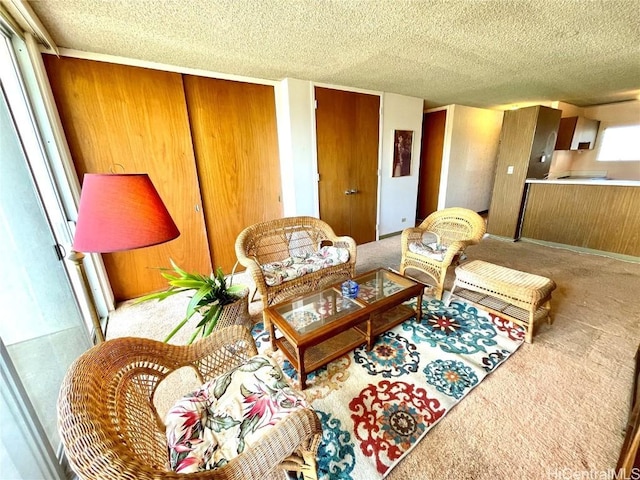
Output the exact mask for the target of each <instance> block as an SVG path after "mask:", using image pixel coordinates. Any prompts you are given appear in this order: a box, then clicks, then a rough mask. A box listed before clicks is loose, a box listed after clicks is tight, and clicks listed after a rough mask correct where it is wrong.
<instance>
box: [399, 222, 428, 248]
mask: <svg viewBox="0 0 640 480" xmlns="http://www.w3.org/2000/svg"><path fill="white" fill-rule="evenodd" d="M423 233H424V229H422V228H420V227H413V228H405V229H404V230H403V231H402V236H401V238H400V244H401V245H402V253H403V254H404V253H405V252H407V251H409V244H410V243H412V242H420V241H422V234H423Z"/></svg>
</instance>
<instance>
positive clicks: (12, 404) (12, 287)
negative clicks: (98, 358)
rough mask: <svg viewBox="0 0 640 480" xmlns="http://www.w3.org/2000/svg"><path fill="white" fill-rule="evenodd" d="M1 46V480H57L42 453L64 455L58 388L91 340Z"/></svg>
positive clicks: (39, 152)
mask: <svg viewBox="0 0 640 480" xmlns="http://www.w3.org/2000/svg"><path fill="white" fill-rule="evenodd" d="M4 40H5V39H4V38H3V35H1V34H0V49H4V50H3V51H1V52H0V70H2V73H1V75H0V81H1V83H0V87H1V88H0V312H2V313H0V340H1V342H0V346H2V353H3V355H2V356H1V357H0V371H1V372H2V373H3V378H2V380H3V383H2V389H3V394H2V398H1V399H2V407H1V410H0V412H1V413H0V425H1V426H0V430H2V443H1V444H0V478H3V479H7V478H18V479H20V478H24V479H28V478H33V475H34V474H33V472H34V468H35V467H36V466H42V465H49V469H48V470H47V469H45V470H44V471H43V470H42V468H40V467H38V468H40V471H43V472H45V473H43V477H42V478H55V477H57V476H59V474H60V472H62V469H60V467H59V465H57V462H58V459H57V458H55V457H54V458H53V459H52V458H44V457H45V456H50V454H51V453H52V452H55V451H59V446H60V440H59V437H58V433H57V427H56V421H57V415H56V400H57V396H58V392H59V389H60V385H61V383H62V379H63V377H64V374H65V373H66V371H67V368H68V367H69V365H70V364H71V362H72V361H73V360H74V359H76V358H77V357H78V356H79V355H80V354H81V353H82V352H84V351H85V350H86V349H87V348H89V347H90V342H89V335H88V332H87V328H86V326H85V324H84V322H83V320H82V316H81V313H80V310H79V307H78V304H77V301H76V299H75V297H74V295H73V291H72V287H71V283H70V280H69V277H68V276H67V272H66V270H65V268H64V265H63V263H62V262H63V259H62V254H61V251H60V250H61V248H60V247H59V246H58V243H57V241H56V240H55V238H54V234H53V231H52V228H51V216H52V213H51V209H45V208H44V204H43V201H42V198H43V195H44V193H46V195H48V196H51V192H52V191H53V192H54V195H55V189H54V187H53V184H52V182H51V179H50V178H38V181H36V179H35V178H34V165H36V164H37V168H39V169H41V171H46V170H47V168H46V160H45V158H44V154H43V149H42V147H41V145H40V141H39V137H38V134H37V129H36V126H35V124H34V122H33V121H30V122H29V121H26V122H25V119H29V118H31V120H32V116H31V115H30V109H29V104H28V101H27V99H26V96H25V95H24V90H21V89H20V88H18V87H19V86H20V78H19V73H18V71H17V69H16V68H15V62H11V59H12V55H11V44H10V43H9V42H8V41H4ZM11 71H13V73H14V77H15V78H10V76H9V72H11ZM43 167H44V168H43ZM47 182H49V183H48V184H47ZM47 189H48V190H47ZM45 190H47V191H46V192H45ZM43 192H44V193H43ZM58 214H59V215H62V214H61V212H58ZM56 220H57V219H56ZM5 345H6V350H5V348H4V346H5ZM5 372H8V373H5ZM21 442H23V443H21ZM23 444H24V445H26V447H28V448H26V447H25V448H24V449H23V448H18V445H23ZM17 448H18V449H19V453H20V457H19V458H16V457H15V451H16V449H17ZM52 462H53V464H55V465H54V468H53V469H51V468H50V466H51V464H52Z"/></svg>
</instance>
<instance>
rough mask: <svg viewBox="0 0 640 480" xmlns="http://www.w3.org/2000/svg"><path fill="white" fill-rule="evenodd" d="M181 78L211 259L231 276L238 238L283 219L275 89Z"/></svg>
mask: <svg viewBox="0 0 640 480" xmlns="http://www.w3.org/2000/svg"><path fill="white" fill-rule="evenodd" d="M183 79H184V90H185V95H186V100H187V108H188V111H189V121H190V124H191V133H192V135H193V145H194V148H195V154H196V162H197V165H198V175H199V178H200V188H201V192H202V199H203V202H204V210H205V218H206V223H207V232H208V233H209V248H210V251H211V257H212V259H213V263H214V265H215V266H216V267H222V269H223V270H224V271H225V272H230V271H231V269H232V268H233V266H234V264H235V263H236V254H235V248H234V246H235V241H236V238H237V236H238V234H239V233H240V232H241V231H242V230H243V229H244V228H245V227H247V226H249V225H252V224H254V223H258V222H263V221H266V220H271V219H274V218H280V217H281V216H282V203H281V202H280V194H281V182H280V160H279V155H278V131H277V126H276V109H275V94H274V89H273V87H272V86H268V85H255V84H251V83H242V82H233V81H228V80H218V79H214V78H205V77H197V76H192V75H184V76H183Z"/></svg>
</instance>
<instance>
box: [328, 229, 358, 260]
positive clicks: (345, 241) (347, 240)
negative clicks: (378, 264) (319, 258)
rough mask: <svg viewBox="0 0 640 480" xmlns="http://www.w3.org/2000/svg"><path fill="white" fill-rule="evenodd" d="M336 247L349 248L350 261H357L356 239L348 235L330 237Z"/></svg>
mask: <svg viewBox="0 0 640 480" xmlns="http://www.w3.org/2000/svg"><path fill="white" fill-rule="evenodd" d="M330 240H331V241H332V242H333V245H334V246H335V247H341V248H346V249H348V250H349V263H356V253H357V245H356V241H355V240H354V239H353V238H351V237H348V236H346V235H344V236H341V237H333V238H331V239H330Z"/></svg>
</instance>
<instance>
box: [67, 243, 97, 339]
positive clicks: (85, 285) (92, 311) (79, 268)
mask: <svg viewBox="0 0 640 480" xmlns="http://www.w3.org/2000/svg"><path fill="white" fill-rule="evenodd" d="M84 257H85V255H84V253H81V252H76V251H75V250H71V252H70V253H69V255H67V260H69V261H71V262H72V263H73V264H74V265H75V267H76V272H78V276H79V277H80V279H81V280H82V282H80V283H82V290H83V293H84V298H86V299H87V304H88V306H89V315H90V316H91V321H92V322H93V327H94V330H95V332H96V339H97V341H98V342H97V343H101V342H104V333H102V326H101V325H100V316H99V315H98V311H97V309H96V304H95V302H94V299H93V294H92V293H91V286H90V285H89V279H88V278H87V272H86V271H85V269H84Z"/></svg>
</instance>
